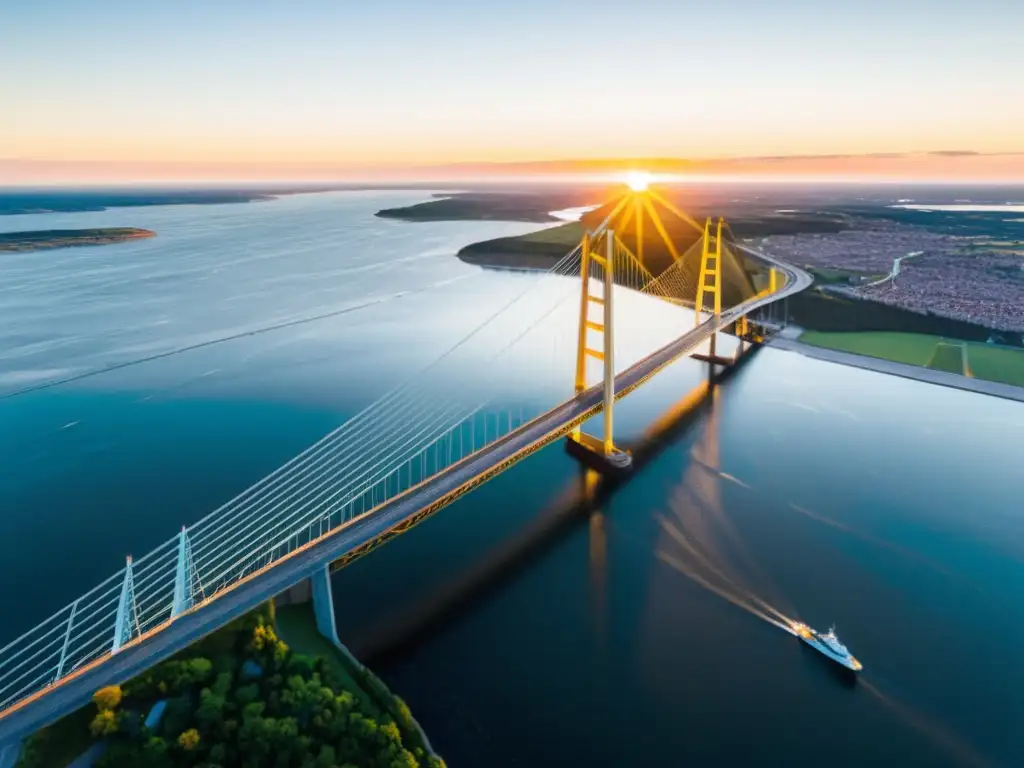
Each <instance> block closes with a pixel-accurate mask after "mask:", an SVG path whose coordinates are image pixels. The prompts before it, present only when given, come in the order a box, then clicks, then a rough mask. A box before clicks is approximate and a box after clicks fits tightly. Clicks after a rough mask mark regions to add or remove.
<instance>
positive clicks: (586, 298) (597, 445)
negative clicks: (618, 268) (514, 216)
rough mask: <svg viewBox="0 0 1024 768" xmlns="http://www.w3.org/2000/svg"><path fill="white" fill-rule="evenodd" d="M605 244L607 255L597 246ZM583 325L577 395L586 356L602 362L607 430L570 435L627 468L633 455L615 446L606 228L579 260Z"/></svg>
mask: <svg viewBox="0 0 1024 768" xmlns="http://www.w3.org/2000/svg"><path fill="white" fill-rule="evenodd" d="M602 241H603V243H604V246H605V248H604V254H603V255H602V254H601V253H598V252H597V251H596V250H594V246H595V245H598V246H600V244H601V242H602ZM580 278H581V280H580V285H581V290H580V325H579V338H578V342H577V345H576V394H579V393H581V392H583V391H584V390H586V389H587V359H588V358H594V359H595V360H598V361H600V362H601V364H602V368H601V370H602V383H603V386H604V407H603V411H604V430H603V436H602V437H601V438H596V437H593V436H591V435H588V434H587V433H586V432H584V431H583V430H582V428H581V427H576V428H575V429H574V430H573V432H572V434H571V435H570V438H569V439H570V441H571V443H572V444H573V445H574V446H577V447H579V448H583V449H586V451H587V452H588V453H590V454H593V455H594V456H596V457H598V458H600V459H601V460H602V463H604V464H605V465H607V466H608V467H609V468H612V469H625V468H627V467H629V465H630V464H631V463H632V458H631V457H630V455H629V454H628V453H626V452H625V451H621V450H619V449H618V448H616V447H615V442H614V439H613V434H614V423H615V422H614V413H613V410H614V407H615V335H614V318H615V312H614V307H613V297H614V295H615V233H614V232H613V231H612V230H611V229H606V230H605V231H604V232H603V233H601V234H600V235H598V237H597V238H595V239H591V237H590V235H589V234H585V235H584V236H583V243H582V252H581V260H580ZM595 282H597V283H600V285H602V286H603V287H602V289H601V293H600V295H598V294H595V293H594V292H593V283H595ZM591 331H594V332H595V333H596V334H597V337H598V339H599V340H600V347H601V348H600V349H595V348H594V346H592V345H591V335H590V332H591Z"/></svg>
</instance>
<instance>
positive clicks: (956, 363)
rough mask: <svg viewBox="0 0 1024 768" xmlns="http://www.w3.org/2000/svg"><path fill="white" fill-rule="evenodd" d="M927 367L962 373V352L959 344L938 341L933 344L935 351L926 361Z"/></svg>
mask: <svg viewBox="0 0 1024 768" xmlns="http://www.w3.org/2000/svg"><path fill="white" fill-rule="evenodd" d="M928 367H929V368H931V369H933V370H936V371H946V372H947V373H956V374H960V375H963V372H964V353H963V346H962V345H961V344H950V343H949V342H946V341H940V342H939V343H938V344H936V345H935V353H934V354H933V355H932V359H931V360H929V361H928Z"/></svg>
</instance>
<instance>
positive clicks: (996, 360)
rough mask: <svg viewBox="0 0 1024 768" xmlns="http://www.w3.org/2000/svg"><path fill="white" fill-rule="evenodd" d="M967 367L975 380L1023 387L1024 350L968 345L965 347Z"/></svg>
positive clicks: (986, 345)
mask: <svg viewBox="0 0 1024 768" xmlns="http://www.w3.org/2000/svg"><path fill="white" fill-rule="evenodd" d="M967 365H968V366H969V367H970V369H971V374H972V375H973V376H974V378H976V379H985V380H986V381H998V382H1002V383H1003V384H1012V385H1013V386H1015V387H1024V350H1020V349H1013V348H1010V347H996V346H989V345H988V344H970V345H969V346H968V347H967Z"/></svg>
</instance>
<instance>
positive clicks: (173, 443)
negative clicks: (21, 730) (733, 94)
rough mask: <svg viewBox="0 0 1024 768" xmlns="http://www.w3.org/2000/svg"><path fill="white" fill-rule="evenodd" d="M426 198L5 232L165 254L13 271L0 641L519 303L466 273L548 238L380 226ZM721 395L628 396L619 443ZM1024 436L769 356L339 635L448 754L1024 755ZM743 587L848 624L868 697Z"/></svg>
mask: <svg viewBox="0 0 1024 768" xmlns="http://www.w3.org/2000/svg"><path fill="white" fill-rule="evenodd" d="M422 197H423V193H420V192H410V193H398V192H389V193H330V194H322V195H298V196H294V197H285V198H281V199H279V200H275V201H269V202H254V203H249V204H241V205H231V206H178V207H152V208H139V209H111V210H108V211H103V212H95V213H76V214H44V215H34V216H9V217H4V218H3V219H0V227H2V229H3V230H5V231H13V230H21V229H39V228H56V227H87V226H88V227H92V226H140V227H148V228H152V229H155V230H156V231H157V232H158V236H157V237H156V238H154V239H152V240H147V241H141V242H135V243H127V244H121V245H113V246H104V247H98V248H80V249H68V250H63V251H55V252H41V253H36V254H19V255H14V256H12V255H4V256H3V257H2V258H0V285H2V286H3V290H0V466H2V467H3V469H2V471H0V585H2V587H3V589H2V590H0V592H2V597H0V627H3V629H2V631H0V643H4V642H6V641H7V640H9V639H10V638H12V637H14V636H16V635H17V634H18V633H20V631H21V630H22V629H24V628H26V627H27V626H28V625H30V624H31V623H34V622H35V621H37V620H38V619H40V618H42V617H44V616H46V615H48V614H49V613H51V612H52V610H54V609H56V608H58V607H59V606H61V605H63V604H64V603H66V602H67V601H69V600H70V599H73V598H74V597H75V596H76V595H77V594H79V593H80V592H81V591H83V589H85V588H87V587H88V586H90V585H92V584H93V583H95V582H97V581H99V580H100V579H101V578H103V577H105V576H106V575H108V574H109V573H110V572H112V571H114V570H115V569H116V568H117V567H118V566H119V564H120V562H121V558H122V557H123V556H124V555H125V554H127V553H129V552H134V553H142V552H144V551H145V550H147V549H149V548H150V547H152V546H153V545H155V544H157V543H159V542H161V541H163V540H164V539H166V538H168V537H170V536H172V535H173V534H174V533H175V531H176V530H177V528H178V526H180V525H181V524H182V523H183V522H188V521H192V520H195V519H197V518H198V517H200V516H201V515H202V514H204V513H205V512H207V511H209V510H210V509H212V508H213V507H214V506H216V505H217V504H218V503H220V502H222V501H224V500H226V499H227V498H228V497H230V496H231V495H233V494H234V493H235V492H237V491H239V490H241V489H242V488H244V487H246V486H247V485H249V484H250V483H252V482H254V481H255V480H257V479H259V477H261V476H262V475H263V474H264V473H266V472H267V471H269V470H271V469H273V468H274V467H276V466H277V465H279V464H280V463H282V462H283V461H285V460H286V459H287V458H289V457H290V456H291V455H293V454H294V453H295V452H297V451H298V450H300V449H301V448H302V447H304V446H305V445H308V444H309V443H311V442H313V441H314V440H315V439H317V438H318V437H319V436H321V435H322V434H323V433H325V432H326V431H328V430H329V429H331V428H332V427H334V426H335V425H336V424H338V423H339V422H340V421H342V420H343V419H345V418H347V417H348V416H350V415H351V414H353V413H355V412H356V411H358V410H359V409H360V408H361V407H363V406H364V405H365V404H367V403H368V402H370V401H371V400H372V399H373V398H375V397H376V396H377V395H379V394H380V393H381V392H383V391H385V390H386V389H387V388H389V387H390V386H392V385H394V384H396V383H398V382H399V381H402V380H404V378H405V377H407V376H408V375H409V374H410V372H412V371H415V370H416V369H417V368H418V367H420V366H422V365H424V364H426V363H427V362H429V361H430V360H432V359H433V358H434V357H436V356H437V354H438V353H440V352H441V351H443V350H444V349H445V348H447V345H449V344H450V343H451V342H452V341H454V340H455V339H457V338H459V337H460V336H461V335H462V334H463V333H465V331H466V330H467V329H469V328H472V327H474V326H475V324H478V323H479V322H480V321H481V320H482V319H484V318H485V317H487V316H488V315H489V314H490V313H491V312H492V311H493V309H494V307H495V306H496V305H497V304H499V303H500V302H501V300H503V299H504V298H506V297H508V296H510V295H512V294H513V293H514V292H515V291H517V290H519V287H520V286H521V284H522V281H523V280H524V279H525V278H523V277H522V276H517V275H511V274H507V273H487V274H482V273H481V271H480V270H478V269H476V268H474V267H469V266H467V265H464V264H462V263H461V262H459V261H458V260H457V259H455V258H454V257H453V256H452V254H453V253H454V251H455V250H457V248H458V247H459V246H461V245H463V244H466V243H468V242H472V241H475V240H480V239H484V238H487V237H497V236H501V235H507V234H514V233H517V232H525V231H528V230H529V229H530V228H531V227H530V226H529V225H521V224H518V225H517V224H500V223H493V222H489V223H466V222H461V223H451V224H436V223H430V224H406V223H402V222H393V221H382V220H379V219H375V218H374V217H373V216H372V213H373V212H374V211H375V210H377V209H378V208H381V207H385V206H395V205H401V204H404V203H406V202H412V201H415V200H418V199H421V198H422ZM367 303H372V305H371V306H366V307H364V308H362V309H353V308H354V307H358V306H361V305H363V304H367ZM314 318H318V319H314ZM641 330H642V329H634V330H633V331H632V333H633V335H634V337H635V338H633V339H632V341H636V340H637V339H638V338H639V335H640V333H641ZM221 339H226V340H224V341H220V340H221ZM624 343H626V344H627V345H628V344H629V343H631V339H629V338H627V339H625V340H624ZM161 355H162V356H161ZM157 356H160V357H157ZM146 357H155V359H153V360H151V361H150V362H146V363H141V364H138V365H130V366H128V367H121V368H116V366H120V365H123V364H125V363H129V362H131V361H133V360H138V359H142V358H146ZM105 368H114V369H113V370H110V371H108V372H107V373H100V374H96V375H86V376H85V377H84V378H75V377H81V376H83V374H93V373H94V372H96V371H98V370H101V369H105ZM460 375H461V376H464V377H465V378H466V379H467V381H468V382H469V383H472V382H471V379H472V377H473V376H474V373H473V372H472V371H471V370H464V371H462V372H460ZM702 376H703V372H702V366H701V365H700V364H698V363H696V362H693V361H682V362H681V363H679V364H677V365H675V366H673V367H672V368H671V369H670V370H669V371H666V372H664V373H663V374H661V375H659V376H658V377H656V378H655V379H654V380H653V381H652V382H651V383H650V384H648V385H647V386H645V387H644V388H643V389H641V390H640V391H639V392H637V393H635V394H634V395H631V396H630V397H629V398H627V400H626V401H624V403H623V406H622V408H621V410H620V412H619V413H618V427H619V430H620V434H621V439H622V440H624V441H628V440H630V439H636V438H638V437H639V436H640V435H641V434H642V432H643V431H644V430H645V429H646V428H647V427H648V425H650V424H651V423H652V422H653V421H654V420H655V419H656V418H657V417H658V415H659V414H660V413H662V412H663V411H664V410H665V409H666V408H668V407H669V406H671V405H672V404H673V403H674V402H675V401H676V400H678V399H679V398H680V397H682V396H683V395H684V394H685V393H686V392H687V391H688V390H689V389H690V388H691V387H692V386H694V385H695V384H697V383H699V382H700V381H701V378H702ZM65 379H74V380H71V381H67V382H66V383H63V384H57V385H55V386H50V387H46V388H42V389H35V390H34V391H29V392H24V393H22V394H17V395H15V394H13V393H15V392H16V391H18V390H23V389H25V388H27V387H37V386H39V385H40V384H46V383H48V382H55V381H60V380H65ZM557 383H558V382H554V381H549V380H547V379H543V378H542V379H541V380H538V381H537V383H536V386H537V387H538V388H546V387H549V386H554V385H555V384H557ZM5 395H6V396H5ZM1022 430H1024V407H1022V406H1021V404H1018V403H1012V402H1005V401H1001V400H995V399H990V398H985V397H981V396H976V395H971V394H968V393H964V392H957V391H950V390H944V389H940V388H936V387H932V386H929V385H925V384H921V383H918V382H912V381H906V380H902V379H896V378H891V377H885V376H881V375H878V374H873V373H871V372H868V371H861V370H852V369H846V368H842V367H838V366H834V365H830V364H827V363H823V362H820V361H814V360H809V359H804V358H801V357H799V356H797V355H794V354H790V353H784V352H773V351H772V350H765V351H763V352H762V353H760V354H759V355H758V356H757V357H756V358H755V359H753V360H752V361H751V363H750V364H749V365H748V366H747V367H746V368H744V370H742V371H741V372H740V373H739V375H738V376H736V377H735V378H734V379H733V380H731V381H730V382H728V383H727V384H725V385H724V386H723V387H722V389H721V391H720V393H719V395H718V396H717V398H716V401H715V405H714V408H713V409H711V410H707V411H704V412H702V414H701V415H699V416H698V417H697V418H695V419H694V420H693V422H692V423H691V424H690V425H689V426H688V427H687V428H686V429H685V430H684V431H683V432H682V433H681V434H680V435H678V436H677V437H675V438H673V439H672V440H670V441H668V442H667V443H666V444H665V445H664V447H663V449H662V450H661V452H660V453H658V454H657V455H656V457H655V458H654V459H652V460H651V462H650V463H649V464H647V465H646V466H645V467H644V468H643V469H642V470H640V471H639V472H638V473H637V474H636V476H635V477H634V478H632V479H631V480H630V482H628V483H627V484H626V485H624V486H622V487H621V488H619V489H618V490H617V491H616V492H615V493H614V494H613V495H612V496H611V497H610V498H609V499H607V500H605V501H604V502H603V503H602V504H601V506H600V512H599V513H597V514H593V515H589V516H588V515H584V516H582V517H577V518H573V517H571V516H569V519H568V521H567V522H566V523H565V524H564V525H560V526H558V525H555V524H553V523H552V521H553V520H554V521H558V520H560V519H561V513H562V510H563V509H565V505H566V503H567V500H568V499H571V498H572V497H573V496H574V494H575V493H576V492H577V490H578V487H577V486H578V484H579V470H578V469H577V467H576V465H575V464H574V463H573V461H572V460H570V459H569V457H568V456H566V455H565V453H564V451H563V450H562V448H561V446H558V445H553V446H551V447H550V448H548V449H545V450H544V451H542V452H541V453H539V454H538V455H536V456H534V457H532V458H531V459H530V460H529V461H527V462H525V463H523V464H521V465H519V466H517V467H516V468H514V469H513V470H511V471H510V472H508V473H506V474H505V475H503V476H501V477H499V478H498V479H496V480H495V481H493V482H491V483H489V484H487V485H486V486H484V487H483V488H481V489H480V490H479V491H477V492H475V493H473V494H471V495H470V496H468V497H466V498H465V499H463V500H461V501H460V502H458V503H457V504H456V505H454V506H453V507H452V508H450V509H448V510H446V511H444V512H443V513H441V514H439V515H437V516H435V517H434V518H432V519H431V520H429V521H428V522H426V523H424V524H423V525H421V526H420V527H418V528H417V529H415V530H414V532H412V533H410V534H409V535H407V536H404V537H401V538H399V539H398V540H396V541H395V542H393V543H391V544H389V545H388V546H387V547H385V548H383V549H381V550H380V551H378V552H376V553H374V554H373V555H372V556H371V557H368V558H366V559H364V560H361V561H359V562H358V563H356V564H355V565H354V566H352V567H351V568H349V569H347V570H345V571H343V572H342V573H340V574H338V575H337V576H336V577H335V586H336V596H337V598H338V610H337V613H338V619H339V625H340V627H341V632H342V635H343V638H344V639H345V640H346V641H347V642H349V643H350V644H351V645H352V646H353V647H354V648H355V649H357V651H359V652H361V653H362V654H363V655H364V656H365V657H366V658H367V659H368V660H370V661H371V662H372V663H373V664H374V667H375V668H376V669H377V670H378V671H379V672H380V673H381V674H382V676H383V677H384V678H385V679H386V680H387V681H388V682H389V683H390V684H391V685H392V686H393V688H394V689H395V690H396V691H397V692H398V693H399V694H401V695H403V696H404V697H405V698H406V699H407V700H408V701H409V703H410V705H411V706H412V708H413V710H414V712H415V713H416V715H417V717H418V718H419V719H420V720H421V722H422V723H423V724H424V726H425V727H426V729H427V730H428V732H429V733H430V735H431V737H432V739H433V740H434V742H435V745H436V746H437V748H438V749H439V751H441V752H442V753H443V754H445V755H446V756H447V757H448V758H449V762H450V764H451V765H453V766H481V765H487V766H491V765H530V766H547V765H577V764H591V765H609V766H610V765H680V764H688V765H711V764H716V765H723V764H724V765H730V764H732V765H735V764H752V763H759V764H771V765H791V764H794V763H796V762H798V761H806V760H827V761H829V762H831V763H834V764H840V765H865V764H895V763H897V762H903V763H905V764H914V765H958V764H975V763H977V764H985V763H988V764H998V765H1015V764H1020V763H1021V762H1022V760H1024V736H1022V735H1021V733H1020V730H1019V728H1018V724H1019V722H1020V716H1021V714H1022V713H1024V688H1022V687H1021V686H1020V684H1019V681H1020V680H1021V679H1024V660H1022V659H1021V657H1020V655H1019V654H1018V653H1016V652H1015V650H1014V649H1016V648H1018V647H1020V645H1021V643H1022V641H1024V619H1022V617H1021V613H1020V610H1019V605H1020V589H1021V586H1022V585H1024V519H1022V513H1021V506H1020V499H1021V498H1024V477H1022V475H1021V473H1020V472H1019V450H1016V449H1015V446H1019V445H1020V435H1021V434H1022V433H1024V431H1022ZM499 560H500V562H501V563H502V568H501V569H500V573H499V574H498V575H495V574H492V573H489V572H488V569H487V568H486V567H485V566H486V565H487V564H493V563H495V562H498V561H499ZM684 571H685V572H688V573H689V574H690V575H686V573H684ZM755 598H757V599H760V600H762V601H764V603H767V604H769V605H770V606H771V607H773V608H774V609H775V610H777V611H780V612H782V613H784V614H785V615H787V616H798V617H799V618H801V619H803V620H805V621H807V622H809V623H811V624H812V625H814V626H818V627H819V628H822V629H824V628H827V625H828V624H829V623H830V622H832V621H835V622H836V623H837V628H838V630H839V634H840V636H841V637H842V638H843V639H844V641H845V642H846V643H847V644H848V645H849V646H850V648H851V650H852V651H853V652H854V653H856V654H857V656H858V657H859V658H860V659H861V660H862V661H863V662H864V664H865V672H864V674H863V677H862V679H861V680H860V681H859V682H858V683H857V685H856V686H852V687H850V686H848V685H846V684H845V682H844V681H843V680H841V679H839V678H838V677H836V676H834V675H833V674H832V671H831V670H830V669H829V668H828V666H826V665H825V664H824V663H822V659H820V658H818V657H817V656H815V655H814V654H813V652H811V653H808V652H807V651H805V650H804V649H802V648H801V647H800V646H799V645H798V643H797V641H796V640H795V639H794V638H793V637H791V636H790V635H788V634H785V633H784V632H782V631H779V630H778V629H777V628H776V627H774V626H773V625H771V624H769V623H767V622H765V621H762V620H761V618H759V616H758V615H756V614H757V613H760V614H766V613H768V611H767V610H766V609H765V608H764V606H763V604H760V603H758V602H757V600H756V599H755ZM730 600H732V601H733V602H730ZM737 603H739V604H742V605H745V606H746V607H747V608H748V609H752V610H744V608H742V607H740V605H737ZM424 606H427V607H429V608H430V609H431V610H430V611H428V612H427V613H426V614H422V612H421V609H423V608H424ZM769 618H770V616H769ZM414 630H415V631H414ZM385 646H388V647H390V648H391V649H392V650H391V651H390V652H388V653H386V654H384V653H382V651H383V650H384V649H385ZM375 654H376V659H375Z"/></svg>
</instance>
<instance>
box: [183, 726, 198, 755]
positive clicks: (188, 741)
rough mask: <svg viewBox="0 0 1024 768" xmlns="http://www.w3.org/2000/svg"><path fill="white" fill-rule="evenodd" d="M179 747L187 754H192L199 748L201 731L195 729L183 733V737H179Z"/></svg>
mask: <svg viewBox="0 0 1024 768" xmlns="http://www.w3.org/2000/svg"><path fill="white" fill-rule="evenodd" d="M178 746H179V747H181V748H182V749H184V750H185V751H186V752H191V751H192V750H193V749H195V748H196V747H198V746H199V731H197V730H196V729H195V728H189V729H188V730H187V731H183V732H182V733H181V735H180V736H178Z"/></svg>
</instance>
